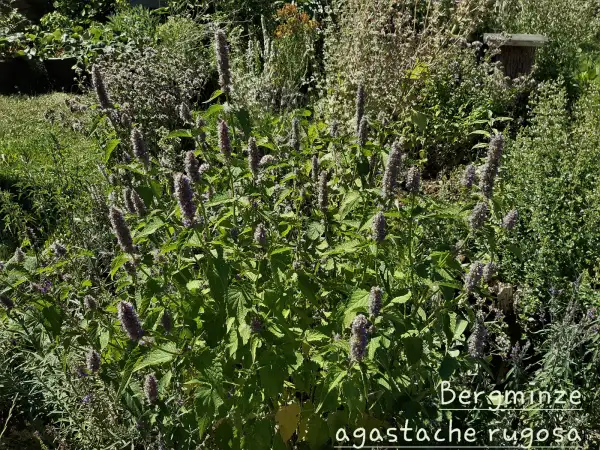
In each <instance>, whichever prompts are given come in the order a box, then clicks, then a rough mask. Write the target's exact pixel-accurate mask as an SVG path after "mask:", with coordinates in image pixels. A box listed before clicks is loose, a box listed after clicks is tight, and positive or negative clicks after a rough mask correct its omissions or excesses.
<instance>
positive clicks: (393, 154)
mask: <svg viewBox="0 0 600 450" xmlns="http://www.w3.org/2000/svg"><path fill="white" fill-rule="evenodd" d="M402 161H403V158H402V148H401V146H400V143H398V142H394V143H393V144H392V150H391V151H390V155H389V157H388V162H387V166H386V168H385V172H384V173H383V182H382V184H383V195H384V197H391V196H393V195H394V193H395V192H396V189H397V187H398V176H399V175H400V169H401V168H402Z"/></svg>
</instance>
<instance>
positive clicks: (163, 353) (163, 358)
mask: <svg viewBox="0 0 600 450" xmlns="http://www.w3.org/2000/svg"><path fill="white" fill-rule="evenodd" d="M176 355H177V347H176V346H175V344H174V343H172V342H169V343H167V344H166V345H164V346H163V347H161V348H157V349H154V350H152V351H151V352H150V353H148V354H147V355H146V356H145V357H143V358H141V359H139V360H138V361H137V362H136V363H135V366H134V367H133V370H132V372H137V371H138V370H141V369H143V368H145V367H150V366H158V365H160V364H164V363H167V362H171V361H172V360H173V358H174V357H175V356H176Z"/></svg>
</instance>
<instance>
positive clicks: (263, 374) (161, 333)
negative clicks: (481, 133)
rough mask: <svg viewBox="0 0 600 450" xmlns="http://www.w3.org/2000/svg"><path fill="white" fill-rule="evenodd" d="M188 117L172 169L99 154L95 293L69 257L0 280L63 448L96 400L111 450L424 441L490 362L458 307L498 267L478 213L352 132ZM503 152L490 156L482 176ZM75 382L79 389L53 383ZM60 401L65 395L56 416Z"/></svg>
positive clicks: (141, 148) (40, 255) (489, 225)
mask: <svg viewBox="0 0 600 450" xmlns="http://www.w3.org/2000/svg"><path fill="white" fill-rule="evenodd" d="M95 76H96V77H98V75H95ZM95 83H96V87H97V89H98V87H99V86H100V85H101V83H100V81H99V78H96V79H95ZM98 93H99V100H100V103H105V102H106V95H105V94H104V93H103V92H102V90H101V89H99V90H98ZM109 95H112V92H110V91H109ZM99 111H102V112H104V113H107V114H108V117H107V119H109V120H113V119H112V116H111V114H112V113H111V112H110V109H107V108H103V109H99ZM200 115H201V116H202V117H203V119H204V121H205V123H206V124H208V125H210V126H211V128H212V129H213V130H214V131H213V132H210V131H209V130H210V128H205V127H197V126H191V124H188V125H187V126H186V129H183V130H179V131H176V132H174V133H172V134H171V139H172V138H177V139H181V140H182V141H188V143H193V142H196V144H197V147H196V149H195V150H193V151H190V152H188V153H187V154H186V155H185V158H184V163H183V164H181V163H180V164H181V165H179V166H178V167H171V166H165V165H164V164H161V162H160V161H161V160H160V158H158V157H153V156H151V155H150V154H149V153H148V152H147V148H151V147H156V145H152V144H153V142H152V141H151V139H152V138H151V137H148V135H146V137H145V138H144V137H143V136H141V135H140V134H139V133H138V132H137V131H134V130H132V136H133V151H132V153H133V155H134V156H135V159H133V160H132V161H131V162H126V158H124V157H122V156H123V155H121V156H120V155H119V154H118V153H119V152H120V153H123V152H124V151H125V149H126V147H119V146H117V147H114V146H113V147H112V149H111V152H109V153H107V155H106V160H107V162H108V167H107V169H106V170H107V172H108V175H109V177H110V178H111V180H113V181H112V183H113V185H112V187H111V188H110V190H111V193H110V198H111V202H112V206H111V209H110V214H109V215H110V220H111V224H112V227H113V230H114V233H115V235H116V237H117V242H118V244H119V246H120V248H121V251H115V248H114V247H112V246H111V247H110V248H104V249H103V251H105V252H107V253H109V254H111V253H113V252H114V257H113V260H112V265H111V270H110V275H109V278H108V279H106V278H104V277H103V276H101V275H99V274H94V273H90V272H89V271H88V270H87V269H86V267H89V266H90V265H91V264H93V261H94V259H95V256H93V255H91V254H88V253H86V252H82V251H79V250H78V249H77V248H76V247H74V246H68V247H66V248H65V247H64V246H63V245H61V244H55V245H54V246H53V247H51V248H49V249H45V250H40V251H37V252H36V256H35V257H34V256H32V255H31V254H30V255H23V254H22V253H20V251H17V252H16V253H15V256H14V257H13V258H11V259H10V260H9V261H8V262H7V263H6V269H5V271H4V273H3V274H2V279H3V280H6V283H5V286H6V288H5V289H4V290H3V291H2V294H3V295H4V297H3V298H4V300H3V303H4V305H5V306H6V307H7V308H8V313H6V314H3V316H2V317H3V319H2V320H4V321H7V323H8V324H10V327H9V328H8V329H10V330H11V332H14V333H17V334H18V336H19V338H20V339H22V340H23V341H24V345H28V346H32V345H33V346H36V347H35V348H37V349H38V351H41V352H42V353H43V354H44V355H45V361H46V362H47V364H48V366H47V367H48V368H49V370H50V371H52V370H56V372H55V374H53V375H50V373H51V372H49V373H48V374H47V375H45V376H43V377H42V376H40V378H41V379H45V378H46V377H52V380H53V381H52V382H53V383H56V384H57V385H56V387H54V388H52V392H53V393H52V394H51V393H48V394H44V396H45V399H46V401H47V402H48V403H50V404H51V405H57V406H56V407H55V408H54V410H55V411H57V413H58V414H60V417H61V418H63V419H61V423H69V424H70V425H69V426H67V427H66V428H65V430H64V432H66V431H67V430H68V429H69V428H70V427H72V426H74V425H73V424H74V423H75V422H76V420H78V419H77V418H78V417H79V416H78V414H80V413H79V412H78V411H79V410H78V409H77V408H75V409H73V408H74V404H76V403H77V399H78V398H81V397H82V396H83V395H84V394H85V395H86V397H84V398H83V400H84V401H85V405H86V406H85V408H86V409H85V411H86V414H87V417H88V420H87V421H86V424H93V423H96V424H98V423H100V422H99V421H98V422H95V420H96V419H95V418H103V417H104V416H105V414H106V413H105V410H106V408H107V403H106V402H104V401H102V400H100V399H102V398H104V397H107V398H110V399H111V400H110V401H111V404H110V405H111V406H110V409H111V410H112V411H114V416H113V417H114V419H112V418H111V420H121V421H123V422H122V423H123V424H129V425H127V427H128V430H129V432H130V433H133V434H128V435H127V434H121V435H120V436H119V442H121V443H122V444H120V445H130V443H131V442H133V441H136V440H137V441H139V440H140V439H141V440H142V442H144V443H145V445H150V443H155V444H156V445H159V443H161V442H164V443H165V444H166V445H168V446H175V447H180V446H182V445H187V446H193V445H198V444H200V443H201V442H205V445H209V446H210V447H211V448H229V447H230V446H232V445H239V446H240V447H242V448H249V449H253V448H256V449H258V448H260V449H262V448H271V447H272V446H274V447H275V448H286V443H287V442H288V441H290V442H295V443H296V444H299V443H300V442H304V443H305V444H307V445H309V446H310V448H325V447H327V446H328V445H329V443H330V442H332V441H331V440H332V439H333V438H334V436H335V432H336V430H337V429H338V428H339V427H346V426H348V427H354V426H358V425H360V424H364V423H365V420H367V421H371V422H372V423H374V424H375V423H378V424H384V423H402V422H403V421H404V419H405V418H406V419H410V420H413V421H415V422H416V423H419V424H422V425H423V426H425V427H430V428H432V427H434V426H435V425H434V423H435V421H436V420H437V418H438V415H439V409H438V408H439V404H438V402H436V401H435V400H431V399H435V398H437V395H436V391H437V387H438V385H439V383H440V381H441V380H442V379H450V378H452V377H453V374H454V373H455V372H456V373H462V372H463V371H465V370H468V369H469V368H472V367H474V364H475V362H476V361H478V360H479V358H483V357H485V358H489V356H486V355H487V353H484V349H485V345H486V339H485V337H484V335H485V334H487V331H485V330H487V325H485V324H484V319H485V317H486V316H487V315H488V314H489V312H488V308H487V307H484V306H483V305H481V304H474V303H473V304H472V303H471V302H472V301H473V300H474V298H475V297H473V296H474V295H476V296H477V297H479V296H483V297H486V298H488V297H490V298H491V297H492V295H493V294H491V287H492V286H493V285H494V283H493V282H492V281H493V275H489V276H488V275H486V281H485V283H482V281H481V280H482V276H483V272H482V268H483V263H481V262H479V261H482V262H487V261H489V260H490V259H496V258H497V255H496V254H495V253H493V250H492V253H490V252H489V250H488V249H490V248H491V249H493V245H491V244H490V242H493V241H494V240H495V239H496V236H504V235H505V234H506V233H508V231H505V230H502V229H501V228H500V227H498V226H496V225H494V223H493V222H492V221H488V220H487V219H488V208H489V207H488V200H487V199H485V198H482V197H481V196H480V195H479V194H473V196H472V197H471V198H470V199H469V200H468V201H467V202H465V203H463V204H443V203H439V202H435V201H433V200H432V199H431V198H430V197H428V196H425V195H422V194H421V181H420V169H419V164H420V161H418V160H410V159H406V157H403V151H405V150H406V149H404V148H402V147H401V145H400V144H394V146H393V148H392V149H391V150H389V149H387V148H383V147H381V146H379V145H377V144H376V143H374V142H371V141H370V140H369V139H368V136H365V135H364V131H362V132H361V133H362V135H361V136H360V138H359V143H358V144H356V143H355V142H356V140H355V138H354V136H353V135H345V134H342V135H339V134H337V133H334V134H333V136H332V135H330V132H329V128H330V127H329V126H328V124H326V123H323V122H320V121H312V122H311V121H308V120H306V119H303V120H300V121H298V120H297V119H294V120H292V123H291V125H289V122H287V123H286V126H287V127H289V130H290V136H291V138H290V140H289V141H285V142H282V141H281V140H280V139H278V138H277V137H276V136H273V135H266V136H263V135H259V134H256V130H257V129H258V128H255V129H254V130H253V129H249V130H248V131H237V132H236V131H234V130H245V125H246V124H244V123H243V122H242V121H241V120H240V117H239V116H237V115H235V114H233V112H232V109H231V107H230V105H220V104H214V105H212V106H211V107H210V108H209V109H208V110H207V111H204V112H200ZM304 115H305V117H310V113H309V112H308V111H307V112H305V114H304ZM215 119H217V120H215ZM227 124H229V126H230V127H231V130H232V132H231V133H230V132H229V127H228V125H227ZM208 125H206V126H208ZM217 125H218V126H217ZM144 139H145V140H144ZM167 139H168V138H167ZM246 139H249V141H248V142H249V143H248V146H247V147H246ZM501 146H502V141H501V139H500V138H496V139H495V140H494V141H493V143H492V144H491V147H490V153H489V155H491V156H489V157H488V160H487V163H488V166H489V167H491V168H492V169H490V170H491V172H490V173H491V175H492V177H493V176H494V175H495V170H496V168H497V165H498V164H499V152H501V150H502V148H501ZM246 148H247V153H245V149H246ZM342 149H344V152H345V153H344V154H340V153H339V152H340V151H341V150H342ZM373 155H376V156H375V157H372V158H370V163H371V164H369V157H371V156H373ZM197 158H200V160H198V159H197ZM124 161H125V162H124ZM201 163H202V164H201ZM384 169H385V170H384ZM181 172H185V173H186V174H187V175H183V174H182V173H181ZM484 192H485V193H486V195H487V196H488V197H490V196H491V192H490V190H489V189H488V190H485V191H484ZM476 202H479V203H478V205H477V207H476V208H475V209H474V210H473V211H471V210H472V208H473V205H474V204H475V203H476ZM490 206H491V208H492V212H493V214H494V217H497V216H498V215H501V214H502V212H501V211H500V210H498V209H496V207H495V206H494V204H493V203H492V204H490ZM468 223H470V226H469V225H468ZM467 235H469V236H471V240H472V241H471V242H470V244H469V246H468V247H466V246H465V245H459V246H458V247H457V246H456V243H457V242H459V241H464V239H465V238H466V237H467ZM490 240H491V241H490ZM23 247H24V248H25V245H24V246H23ZM459 258H460V260H459ZM461 261H462V263H461ZM486 273H487V272H486ZM67 275H68V276H67ZM89 296H91V297H89ZM54 298H60V299H61V300H60V301H59V302H55V301H53V300H52V299H54ZM26 303H29V304H31V305H33V306H32V308H30V309H27V308H24V305H25V304H26ZM469 323H472V324H473V325H474V326H475V328H474V329H475V331H474V332H473V334H472V335H471V337H469V333H468V330H469V328H468V324H469ZM119 325H120V326H121V328H122V331H119ZM494 327H496V328H494ZM494 327H492V326H490V333H496V332H497V333H501V332H502V329H501V327H499V326H498V325H494ZM484 331H485V333H484ZM32 336H37V337H36V338H35V339H34V340H32ZM54 343H59V345H58V346H56V345H55V344H54ZM505 347H506V346H505ZM501 351H502V352H504V353H503V354H504V355H506V353H507V351H508V350H507V349H506V348H503V350H501ZM94 352H96V353H94ZM59 361H65V364H66V366H67V367H69V369H68V370H67V371H66V372H65V370H64V368H62V366H61V369H60V370H61V373H60V374H59V373H58V369H57V368H56V367H57V365H59V364H61V365H62V363H59ZM84 364H85V365H86V367H87V368H83V369H79V372H80V373H82V374H84V375H87V376H85V377H83V379H77V378H75V377H72V376H70V375H68V374H70V373H73V371H77V367H78V366H81V365H84ZM44 367H46V366H44ZM53 368H55V369H53ZM432 368H435V369H434V370H433V371H432ZM34 373H38V372H36V371H34ZM67 380H70V383H71V385H72V386H67V385H66V383H67ZM60 392H65V393H66V392H74V393H76V394H75V395H74V396H73V398H69V400H68V401H66V402H65V401H63V403H64V404H59V403H57V402H59V399H60V395H59V396H58V397H55V395H57V393H60ZM87 395H91V397H87ZM90 399H91V400H90ZM69 404H70V405H71V406H68V405H69ZM59 406H60V407H59ZM65 420H67V422H65ZM134 425H135V426H136V427H135V429H136V430H137V431H134ZM275 425H278V429H276V428H275ZM93 439H95V440H92V437H91V436H90V435H86V436H82V437H80V438H78V439H77V441H76V442H77V446H78V447H81V446H84V447H88V446H91V445H92V442H93V445H97V446H98V445H100V446H102V445H104V446H107V445H109V443H114V442H115V440H114V439H113V438H111V437H110V436H108V435H107V434H106V432H104V431H99V432H98V434H97V435H94V436H93Z"/></svg>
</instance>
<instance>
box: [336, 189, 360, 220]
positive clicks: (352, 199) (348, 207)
mask: <svg viewBox="0 0 600 450" xmlns="http://www.w3.org/2000/svg"><path fill="white" fill-rule="evenodd" d="M359 204H360V192H358V191H350V192H348V193H347V194H346V196H345V197H344V200H342V204H341V206H340V212H339V214H340V220H344V219H345V218H346V216H347V215H348V214H350V213H351V212H352V211H354V209H355V208H356V207H357V206H358V205H359Z"/></svg>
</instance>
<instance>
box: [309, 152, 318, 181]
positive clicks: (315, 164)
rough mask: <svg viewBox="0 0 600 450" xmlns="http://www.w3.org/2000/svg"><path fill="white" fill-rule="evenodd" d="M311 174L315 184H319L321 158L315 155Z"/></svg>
mask: <svg viewBox="0 0 600 450" xmlns="http://www.w3.org/2000/svg"><path fill="white" fill-rule="evenodd" d="M310 174H311V176H312V180H313V183H317V181H318V180H319V157H318V156H317V155H313V157H312V169H311V171H310Z"/></svg>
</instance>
